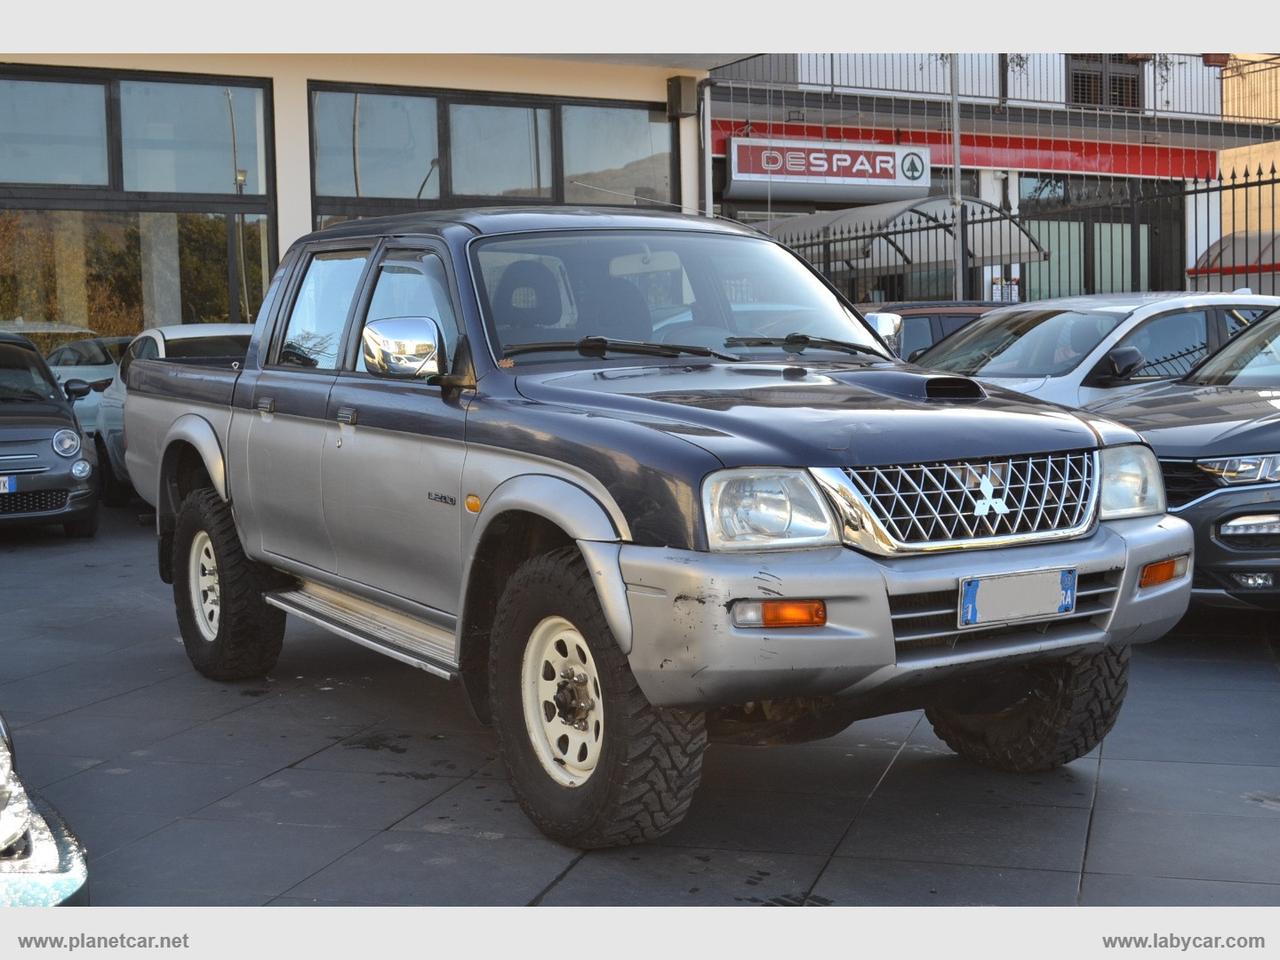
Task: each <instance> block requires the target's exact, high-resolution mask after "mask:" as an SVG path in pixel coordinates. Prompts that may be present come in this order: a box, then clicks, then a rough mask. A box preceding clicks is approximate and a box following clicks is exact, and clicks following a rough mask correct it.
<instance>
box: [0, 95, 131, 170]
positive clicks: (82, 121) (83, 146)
mask: <svg viewBox="0 0 1280 960" xmlns="http://www.w3.org/2000/svg"><path fill="white" fill-rule="evenodd" d="M106 182H107V107H106V88H105V87H103V86H102V85H101V84H97V83H50V82H46V81H43V80H0V183H60V184H74V185H77V186H90V185H92V186H104V185H105V184H106Z"/></svg>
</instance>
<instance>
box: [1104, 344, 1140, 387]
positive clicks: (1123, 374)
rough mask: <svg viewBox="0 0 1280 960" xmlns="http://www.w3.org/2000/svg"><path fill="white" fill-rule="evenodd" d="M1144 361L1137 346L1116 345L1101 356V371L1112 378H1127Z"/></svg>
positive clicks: (1136, 370)
mask: <svg viewBox="0 0 1280 960" xmlns="http://www.w3.org/2000/svg"><path fill="white" fill-rule="evenodd" d="M1146 362H1147V358H1146V357H1144V356H1143V355H1142V351H1141V350H1139V349H1138V348H1137V347H1116V348H1115V349H1113V350H1112V351H1111V352H1110V353H1108V354H1107V355H1106V356H1105V357H1104V358H1103V360H1102V366H1103V373H1104V375H1106V376H1107V377H1109V378H1110V379H1112V380H1128V379H1129V378H1130V377H1132V376H1133V375H1134V374H1135V373H1137V372H1138V370H1139V369H1140V368H1141V367H1142V365H1143V364H1144V363H1146Z"/></svg>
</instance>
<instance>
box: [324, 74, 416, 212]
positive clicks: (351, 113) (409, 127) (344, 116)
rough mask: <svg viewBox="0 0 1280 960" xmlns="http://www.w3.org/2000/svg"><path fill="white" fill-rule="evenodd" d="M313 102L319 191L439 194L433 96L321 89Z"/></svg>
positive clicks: (366, 194) (360, 194)
mask: <svg viewBox="0 0 1280 960" xmlns="http://www.w3.org/2000/svg"><path fill="white" fill-rule="evenodd" d="M311 107H312V113H311V120H312V124H313V125H314V134H313V137H314V141H315V169H316V182H315V192H316V193H317V194H318V195H319V196H325V197H394V198H405V199H413V200H434V199H436V198H438V197H439V196H440V171H439V166H440V150H439V145H438V144H439V137H438V135H437V132H436V101H435V99H434V98H432V97H414V96H400V95H384V94H375V93H354V92H353V93H343V92H338V91H330V90H321V91H317V92H315V93H314V94H312V100H311Z"/></svg>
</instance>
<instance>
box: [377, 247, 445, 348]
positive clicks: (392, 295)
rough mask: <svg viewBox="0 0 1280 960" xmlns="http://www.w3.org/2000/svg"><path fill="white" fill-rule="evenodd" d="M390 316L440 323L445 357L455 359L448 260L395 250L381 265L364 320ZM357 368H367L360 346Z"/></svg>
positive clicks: (381, 318) (383, 318)
mask: <svg viewBox="0 0 1280 960" xmlns="http://www.w3.org/2000/svg"><path fill="white" fill-rule="evenodd" d="M388 317H430V318H431V319H432V320H434V321H435V322H436V323H438V324H439V325H440V332H441V333H442V334H443V335H444V343H445V358H446V359H447V360H448V362H449V363H452V362H453V356H454V347H455V346H456V345H457V342H458V320H457V317H456V315H455V314H454V310H453V299H452V297H450V295H449V280H448V277H447V276H446V274H445V272H444V263H443V262H442V261H441V259H440V258H439V257H438V256H436V255H435V254H434V253H427V254H423V253H421V252H417V251H414V252H406V251H401V252H392V253H390V254H388V255H387V258H386V259H385V260H384V261H383V262H382V264H381V266H379V267H378V279H377V281H376V282H375V283H374V287H373V297H372V298H370V300H369V309H368V312H367V313H366V314H365V318H364V321H365V323H369V322H370V321H373V320H385V319H387V318H388ZM356 369H357V370H364V369H365V365H364V351H363V350H361V349H359V348H358V347H357V349H356Z"/></svg>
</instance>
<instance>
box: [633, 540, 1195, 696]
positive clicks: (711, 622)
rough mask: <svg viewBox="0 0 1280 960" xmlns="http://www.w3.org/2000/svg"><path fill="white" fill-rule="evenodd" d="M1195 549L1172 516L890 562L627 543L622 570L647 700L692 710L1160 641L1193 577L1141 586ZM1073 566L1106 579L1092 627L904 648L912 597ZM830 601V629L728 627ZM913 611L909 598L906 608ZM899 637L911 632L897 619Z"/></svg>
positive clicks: (1087, 623)
mask: <svg viewBox="0 0 1280 960" xmlns="http://www.w3.org/2000/svg"><path fill="white" fill-rule="evenodd" d="M1191 551H1192V532H1191V528H1190V527H1189V526H1187V524H1186V523H1184V522H1183V521H1181V520H1178V519H1176V518H1173V517H1167V516H1165V517H1144V518H1138V519H1133V520H1123V521H1115V522H1109V523H1105V524H1100V525H1099V526H1098V528H1097V530H1095V532H1094V533H1093V534H1091V535H1090V536H1088V537H1084V538H1081V539H1079V540H1073V541H1069V542H1066V543H1054V544H1043V545H1039V546H1024V547H1013V548H1008V549H1002V550H975V551H972V552H957V553H948V554H940V555H932V556H915V557H903V558H894V559H882V558H873V557H869V556H866V555H864V554H861V553H858V552H856V551H854V550H849V549H845V548H842V547H827V548H822V549H818V550H798V551H787V552H776V553H758V554H723V553H720V554H717V553H699V552H692V551H681V550H671V549H666V548H661V547H638V546H634V545H631V544H627V545H624V546H623V547H622V548H621V550H620V551H619V554H618V563H619V567H620V568H621V572H622V578H623V581H624V583H625V588H626V597H627V606H628V608H629V610H630V617H631V633H632V638H631V648H630V653H629V658H630V664H631V669H632V671H633V672H634V673H635V676H636V679H637V681H638V682H639V684H640V687H641V689H642V690H643V691H644V693H645V695H646V696H647V697H648V698H649V700H650V701H651V702H652V703H655V704H658V705H663V706H679V705H683V706H692V705H702V704H706V705H710V704H725V703H741V702H743V701H746V700H754V699H764V698H778V697H788V696H819V695H825V696H837V697H842V698H851V699H854V698H863V697H865V698H868V699H873V698H874V697H876V696H878V695H881V694H884V693H886V692H889V691H891V690H892V689H893V688H909V687H911V686H912V685H921V686H924V685H928V684H930V683H934V682H937V681H938V680H945V679H946V677H947V676H948V675H949V674H951V673H955V674H961V673H966V672H976V671H982V670H984V669H990V668H991V667H992V666H993V665H994V664H1000V663H1005V662H1009V661H1011V660H1031V659H1044V658H1051V657H1062V656H1066V655H1068V654H1070V653H1073V652H1076V651H1079V650H1084V649H1089V648H1100V647H1102V646H1105V645H1107V644H1120V643H1143V642H1146V641H1150V640H1155V639H1156V638H1158V637H1160V636H1163V635H1164V634H1165V633H1166V632H1168V631H1169V630H1170V629H1171V628H1172V627H1173V625H1174V624H1175V623H1177V621H1178V620H1179V619H1180V618H1181V617H1182V615H1183V613H1184V612H1185V611H1186V608H1187V603H1188V600H1189V597H1190V589H1191V578H1190V576H1189V575H1188V576H1185V577H1182V578H1180V579H1179V580H1176V581H1173V582H1171V583H1167V584H1164V585H1162V586H1159V587H1154V588H1148V589H1139V587H1138V585H1137V579H1138V573H1139V571H1140V570H1141V568H1142V566H1143V565H1144V564H1146V563H1149V562H1151V561H1153V560H1162V559H1165V558H1167V557H1170V556H1176V555H1178V554H1183V553H1190V552H1191ZM1055 567H1075V568H1076V569H1077V570H1078V571H1079V573H1080V575H1081V577H1082V578H1084V577H1087V576H1088V575H1090V574H1096V575H1097V576H1096V577H1095V578H1094V579H1095V580H1096V581H1099V582H1101V581H1103V580H1104V579H1105V581H1106V583H1108V584H1109V586H1110V588H1114V589H1112V590H1111V593H1110V594H1109V596H1110V601H1109V606H1108V608H1107V609H1106V610H1104V611H1102V612H1100V613H1099V614H1098V615H1096V616H1091V617H1089V618H1088V619H1081V620H1073V621H1069V622H1066V621H1064V622H1060V623H1057V624H1054V623H1052V621H1045V622H1041V623H1031V624H1022V625H1018V626H1009V627H1004V628H1000V629H996V630H986V631H965V632H963V633H960V634H959V635H958V637H957V638H955V640H954V642H950V641H948V642H945V643H941V644H940V645H937V646H931V647H926V648H923V649H922V648H920V647H918V646H914V647H910V648H908V647H907V646H904V645H902V644H901V642H900V639H899V636H897V635H895V622H894V618H893V616H892V611H893V610H901V609H902V601H904V599H905V598H908V597H910V596H911V595H913V594H934V595H940V594H942V593H943V592H950V594H951V595H952V596H958V592H959V580H960V578H961V577H979V576H993V575H999V574H1007V573H1021V572H1026V571H1029V570H1038V569H1051V568H1055ZM770 597H790V598H796V599H822V600H825V601H826V604H827V623H826V625H825V626H823V627H820V628H795V629H783V630H777V629H775V630H768V629H751V628H742V627H736V626H734V624H733V622H732V620H731V618H730V613H729V610H730V608H731V606H732V604H733V602H734V601H735V600H741V599H761V598H766V599H767V598H770ZM906 602H908V603H909V602H910V601H906ZM896 629H897V633H898V634H902V633H903V627H902V623H901V621H900V622H899V623H898V625H897V628H896Z"/></svg>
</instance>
